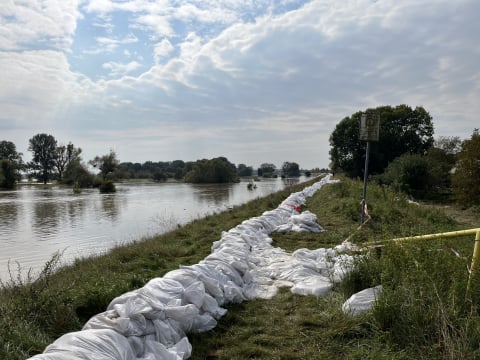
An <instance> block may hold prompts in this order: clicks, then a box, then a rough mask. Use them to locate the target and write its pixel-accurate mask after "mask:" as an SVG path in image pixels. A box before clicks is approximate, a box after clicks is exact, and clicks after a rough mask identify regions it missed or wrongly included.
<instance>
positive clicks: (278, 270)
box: [31, 176, 352, 360]
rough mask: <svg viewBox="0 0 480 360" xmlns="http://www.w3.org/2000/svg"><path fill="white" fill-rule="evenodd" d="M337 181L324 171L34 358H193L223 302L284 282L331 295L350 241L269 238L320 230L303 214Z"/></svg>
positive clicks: (271, 290) (263, 293)
mask: <svg viewBox="0 0 480 360" xmlns="http://www.w3.org/2000/svg"><path fill="white" fill-rule="evenodd" d="M334 181H335V180H332V179H331V177H330V176H326V177H324V178H323V179H321V180H320V181H318V182H316V183H315V184H313V185H312V186H309V187H307V188H305V189H304V190H303V191H301V192H297V193H293V194H291V195H290V196H289V197H288V198H287V199H285V201H284V202H283V203H282V204H281V205H280V206H278V207H277V208H276V209H274V210H271V211H267V212H264V213H263V214H262V215H261V216H259V217H254V218H251V219H249V220H246V221H244V222H242V223H241V224H240V225H238V226H236V227H235V228H233V229H231V230H229V231H228V232H224V233H222V236H221V239H220V240H218V241H216V242H214V243H213V245H212V252H211V254H210V255H208V256H207V257H206V258H205V259H203V260H202V261H200V262H199V263H198V264H195V265H191V266H181V267H180V268H179V269H176V270H173V271H170V272H168V273H167V274H165V275H164V276H163V277H161V278H154V279H152V280H150V281H149V282H148V283H147V284H146V285H145V286H144V287H142V288H140V289H137V290H134V291H131V292H128V293H125V294H123V295H121V296H119V297H117V298H115V299H113V301H112V302H111V303H110V304H109V306H108V308H107V310H106V311H105V312H103V313H100V314H98V315H95V316H94V317H92V318H91V319H90V320H89V321H88V322H87V323H86V324H85V326H84V327H83V329H82V330H81V331H78V332H72V333H68V334H66V335H64V336H62V337H60V338H59V339H57V340H56V341H55V342H54V343H52V344H51V345H49V346H48V347H47V348H46V349H45V351H44V353H43V354H39V355H36V356H34V357H32V358H31V359H32V360H60V359H65V360H67V359H68V360H76V359H97V360H103V359H105V360H106V359H111V360H113V359H115V360H134V359H145V360H163V359H167V360H169V359H172V360H179V359H188V358H189V357H190V356H191V352H192V347H191V344H190V343H189V341H188V338H187V336H186V334H188V333H193V332H203V331H208V330H211V329H213V328H214V327H215V326H216V324H217V320H218V319H219V318H221V317H222V316H223V315H224V314H225V313H226V310H225V309H224V308H222V305H224V304H228V303H239V302H242V301H245V300H251V299H255V298H271V297H272V296H274V295H275V294H276V292H277V290H278V288H279V287H281V286H289V287H290V288H291V291H292V292H295V293H298V294H315V295H323V294H325V293H326V292H328V291H329V290H330V289H331V287H332V282H333V281H336V280H339V279H340V278H341V277H342V276H343V274H344V273H345V272H346V271H348V268H349V265H350V264H351V261H352V259H351V257H349V256H348V255H344V254H343V255H342V254H341V253H342V252H343V251H345V250H349V248H350V244H348V243H343V244H342V245H340V246H338V247H336V248H333V249H317V250H307V249H299V250H297V251H295V252H294V253H292V254H289V253H287V252H285V251H284V250H282V249H279V248H274V247H273V246H272V245H271V243H272V239H271V238H270V237H269V236H268V235H269V234H270V233H272V232H273V231H288V230H289V228H288V227H289V226H290V230H293V231H322V230H323V229H322V228H321V227H320V226H319V225H318V224H316V216H315V215H314V214H312V213H310V212H304V213H303V214H300V213H299V212H300V211H301V206H302V205H304V204H305V201H306V198H307V197H310V196H312V195H313V194H314V193H315V192H316V191H317V190H319V189H320V188H321V187H322V186H324V185H325V184H329V183H332V182H334ZM302 219H303V220H302Z"/></svg>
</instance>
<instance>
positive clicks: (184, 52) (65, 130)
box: [0, 0, 480, 169]
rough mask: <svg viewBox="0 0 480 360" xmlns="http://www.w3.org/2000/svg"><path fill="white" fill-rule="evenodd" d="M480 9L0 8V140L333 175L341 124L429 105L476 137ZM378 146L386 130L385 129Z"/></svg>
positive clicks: (350, 0)
mask: <svg viewBox="0 0 480 360" xmlns="http://www.w3.org/2000/svg"><path fill="white" fill-rule="evenodd" d="M479 15H480V1H478V0H455V1H451V0H429V1H427V0H402V1H397V0H376V1H374V0H317V1H316V0H313V1H307V0H304V1H302V0H277V1H274V0H185V1H182V0H1V5H0V141H1V140H7V141H12V142H13V143H15V145H16V147H17V151H19V152H22V153H23V155H24V156H23V158H24V160H26V161H28V160H30V159H31V153H30V152H29V151H28V143H29V139H30V138H32V137H33V136H34V135H36V134H39V133H46V134H50V135H53V136H54V137H55V138H56V139H57V141H58V143H59V144H68V143H69V142H72V143H73V144H74V145H75V146H76V147H80V148H81V149H82V150H83V152H82V155H83V159H84V161H85V162H87V161H88V160H91V159H93V158H94V157H95V156H97V155H100V156H101V155H105V154H108V153H109V152H110V150H113V151H115V152H116V154H117V157H118V159H119V160H120V161H121V162H127V161H129V162H139V163H143V162H145V161H172V160H177V159H180V160H184V161H196V160H198V159H204V158H206V159H210V158H214V157H218V156H225V157H227V158H228V159H229V160H230V161H231V162H233V163H235V164H237V165H238V164H240V163H242V164H246V165H248V166H253V167H254V168H257V167H259V166H260V164H262V163H273V164H275V165H276V166H277V167H281V166H282V164H283V162H285V161H289V162H296V163H298V164H299V165H300V167H301V168H305V169H311V168H315V167H320V168H323V167H328V165H329V163H330V159H329V150H330V144H329V136H330V134H331V133H332V131H333V130H334V129H335V126H336V124H338V123H339V122H340V121H341V120H342V119H343V118H345V117H347V116H350V115H351V114H353V113H355V112H357V111H364V110H366V109H367V108H374V107H377V106H383V105H392V106H396V105H400V104H407V105H409V106H411V107H412V108H414V107H416V106H423V107H424V108H425V109H426V110H427V111H428V112H429V113H430V115H431V116H432V118H433V123H434V128H435V135H434V136H435V138H438V137H440V136H459V137H460V138H461V139H466V138H469V137H470V136H471V134H472V132H473V130H474V128H478V127H480V118H479V114H480V21H479V20H478V16H479ZM380 136H381V130H380Z"/></svg>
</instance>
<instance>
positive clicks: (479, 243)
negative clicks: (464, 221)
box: [467, 229, 480, 300]
mask: <svg viewBox="0 0 480 360" xmlns="http://www.w3.org/2000/svg"><path fill="white" fill-rule="evenodd" d="M479 262H480V229H477V233H476V235H475V245H474V247H473V255H472V265H471V266H470V276H469V277H468V283H467V299H468V300H471V299H472V282H474V281H475V280H477V279H478V276H477V275H478V274H477V273H478V267H479V265H480V263H479ZM476 289H478V285H477V287H476Z"/></svg>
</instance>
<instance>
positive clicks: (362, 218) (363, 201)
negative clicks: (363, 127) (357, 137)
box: [361, 141, 370, 224]
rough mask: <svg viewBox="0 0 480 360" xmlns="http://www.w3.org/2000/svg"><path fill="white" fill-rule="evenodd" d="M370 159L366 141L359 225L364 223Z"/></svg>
mask: <svg viewBox="0 0 480 360" xmlns="http://www.w3.org/2000/svg"><path fill="white" fill-rule="evenodd" d="M369 159H370V141H367V150H366V154H365V171H364V173H363V196H362V216H361V224H363V222H364V221H365V202H366V197H367V179H368V161H369Z"/></svg>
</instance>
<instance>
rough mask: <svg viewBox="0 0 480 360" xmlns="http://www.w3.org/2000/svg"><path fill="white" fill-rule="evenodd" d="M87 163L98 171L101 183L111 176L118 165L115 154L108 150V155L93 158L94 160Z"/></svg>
mask: <svg viewBox="0 0 480 360" xmlns="http://www.w3.org/2000/svg"><path fill="white" fill-rule="evenodd" d="M88 163H89V164H90V165H92V166H93V167H95V168H97V169H99V170H100V175H101V176H102V179H103V181H106V180H107V178H108V176H109V175H110V174H112V173H113V172H114V171H115V169H116V168H117V167H118V165H119V164H120V162H119V161H118V160H117V154H116V153H115V151H113V150H110V153H109V154H107V155H103V156H95V158H94V159H93V160H90V161H89V162H88Z"/></svg>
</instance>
